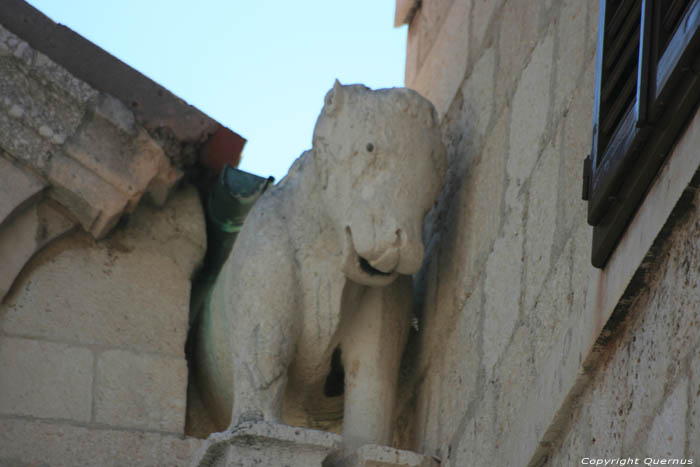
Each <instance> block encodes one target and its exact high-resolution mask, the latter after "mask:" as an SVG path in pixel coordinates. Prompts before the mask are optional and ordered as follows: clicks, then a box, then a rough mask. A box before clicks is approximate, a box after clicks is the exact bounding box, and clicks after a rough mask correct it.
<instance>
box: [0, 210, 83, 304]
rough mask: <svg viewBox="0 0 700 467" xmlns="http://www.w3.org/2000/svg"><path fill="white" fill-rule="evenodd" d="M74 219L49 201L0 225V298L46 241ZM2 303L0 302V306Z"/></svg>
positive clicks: (58, 234) (69, 225)
mask: <svg viewBox="0 0 700 467" xmlns="http://www.w3.org/2000/svg"><path fill="white" fill-rule="evenodd" d="M74 225H75V223H74V222H73V221H72V220H71V219H69V218H67V217H66V216H65V215H64V214H63V213H62V212H60V211H59V210H57V209H56V208H55V207H54V206H53V205H52V203H51V202H50V201H42V202H40V203H37V204H35V205H33V206H31V207H29V208H27V209H26V210H24V211H23V212H21V213H20V214H18V215H16V216H14V217H13V218H12V219H11V220H10V221H8V222H7V223H6V224H4V225H2V226H0V258H2V262H0V301H2V300H3V298H4V297H5V295H6V294H7V293H8V292H9V290H10V288H11V287H12V284H14V282H15V279H16V278H17V275H18V274H19V273H20V272H21V271H22V269H23V268H24V266H25V265H26V264H27V262H28V261H29V260H30V259H31V258H32V257H33V256H34V255H35V254H36V253H37V252H38V251H39V250H41V248H43V247H44V246H45V245H47V244H49V243H50V242H51V241H52V240H54V239H55V238H57V237H59V236H61V235H63V234H64V233H66V232H68V231H69V230H71V229H72V228H73V227H74ZM3 308H4V307H3V305H0V310H2V309H3Z"/></svg>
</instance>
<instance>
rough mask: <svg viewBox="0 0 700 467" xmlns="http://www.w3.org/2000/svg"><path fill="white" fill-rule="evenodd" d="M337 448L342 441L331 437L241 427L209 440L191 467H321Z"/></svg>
mask: <svg viewBox="0 0 700 467" xmlns="http://www.w3.org/2000/svg"><path fill="white" fill-rule="evenodd" d="M341 445H342V438H341V437H340V436H338V435H336V434H333V433H327V432H323V431H317V430H308V429H304V428H297V427H292V426H287V425H278V424H274V423H268V422H251V423H244V424H241V425H239V426H237V427H236V428H234V429H233V430H230V431H224V432H222V433H214V434H212V435H211V436H209V438H208V439H207V441H206V443H205V444H204V446H203V447H202V449H201V450H200V451H199V452H198V453H197V455H196V456H195V458H194V461H193V462H192V464H191V467H254V466H255V467H321V466H322V464H323V461H324V460H325V459H326V457H328V455H329V454H331V453H332V452H334V451H337V450H339V449H340V448H341ZM358 465H359V464H358Z"/></svg>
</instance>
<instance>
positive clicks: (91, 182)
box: [47, 152, 131, 238]
mask: <svg viewBox="0 0 700 467" xmlns="http://www.w3.org/2000/svg"><path fill="white" fill-rule="evenodd" d="M47 177H48V179H49V181H50V182H51V185H52V187H51V190H50V191H49V195H50V196H51V197H52V198H53V199H55V200H56V201H58V202H59V203H60V204H61V205H63V206H64V207H65V208H66V209H68V211H69V212H70V213H71V214H72V215H73V216H75V218H76V219H77V220H78V222H80V224H81V225H82V226H83V228H84V229H85V230H86V231H88V232H90V233H91V234H92V235H93V236H94V237H95V238H101V237H103V236H104V235H106V234H107V232H109V231H110V230H111V229H112V227H114V226H115V225H116V224H117V222H118V221H119V219H120V217H121V216H122V214H123V213H124V211H125V210H126V208H127V206H128V205H129V202H130V201H131V200H130V199H129V197H128V196H127V195H126V194H125V193H123V192H121V191H119V190H117V189H116V188H115V187H113V186H112V185H110V184H108V183H107V182H105V181H104V180H103V179H102V178H100V177H99V176H98V175H97V174H95V173H94V172H92V171H91V170H89V169H87V168H86V167H85V166H84V165H82V164H80V163H78V162H76V161H75V160H73V159H71V158H70V157H68V156H66V155H65V154H63V153H62V152H61V153H57V154H55V155H54V156H53V157H52V158H51V164H50V167H49V169H48V171H47Z"/></svg>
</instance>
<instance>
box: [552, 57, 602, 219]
mask: <svg viewBox="0 0 700 467" xmlns="http://www.w3.org/2000/svg"><path fill="white" fill-rule="evenodd" d="M594 67H595V64H594V60H590V61H589V63H588V64H587V65H586V68H585V70H584V72H583V75H584V76H585V78H584V79H582V81H581V83H580V85H579V86H578V87H577V88H576V90H575V91H574V95H573V98H572V100H571V103H570V105H569V107H568V111H567V112H566V113H565V116H564V117H563V118H562V119H561V120H560V121H559V131H558V134H557V138H560V142H559V144H558V151H559V158H560V167H561V169H560V171H559V182H558V184H559V195H558V196H559V198H558V200H557V222H558V223H559V224H560V225H561V226H562V231H563V232H569V231H570V229H572V228H576V226H579V225H586V215H587V211H586V209H587V203H586V202H585V201H583V200H582V199H581V188H582V186H583V180H582V176H581V174H582V173H583V172H582V170H583V160H584V159H585V158H586V156H587V155H588V154H589V153H590V151H591V133H592V131H593V130H592V125H593V123H592V122H593V77H594V75H595V71H594V70H595V68H594Z"/></svg>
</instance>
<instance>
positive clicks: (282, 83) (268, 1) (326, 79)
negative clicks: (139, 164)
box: [29, 0, 406, 180]
mask: <svg viewBox="0 0 700 467" xmlns="http://www.w3.org/2000/svg"><path fill="white" fill-rule="evenodd" d="M29 2H30V3H31V4H32V5H34V6H35V7H36V8H38V9H39V10H41V11H42V12H44V14H46V15H47V16H49V17H51V18H52V19H53V20H54V21H56V22H59V23H62V24H65V25H66V26H68V27H70V28H72V29H73V30H75V31H76V32H78V33H80V34H82V35H83V36H85V37H86V38H87V39H89V40H90V41H92V42H94V43H96V44H98V45H99V46H100V47H102V48H104V49H106V50H107V51H109V52H110V53H112V54H113V55H115V56H116V57H118V58H119V59H121V60H122V61H124V62H126V63H128V64H129V65H131V66H132V67H134V68H136V69H137V70H139V71H141V72H142V73H144V74H145V75H147V76H148V77H150V78H151V79H153V80H154V81H156V82H158V83H160V84H161V85H163V86H164V87H166V88H167V89H169V90H170V91H172V92H173V93H175V94H176V95H178V96H179V97H181V98H182V99H184V100H186V101H187V102H189V103H190V104H192V105H195V106H196V107H198V108H199V109H200V110H202V111H203V112H205V113H206V114H208V115H210V116H211V117H213V118H214V119H216V120H218V121H219V122H221V123H222V124H224V125H226V126H228V127H229V128H231V129H232V130H234V131H236V132H238V133H240V134H241V135H242V136H244V137H245V138H246V139H248V143H247V144H246V147H245V149H244V150H243V162H242V163H241V166H240V168H241V169H243V170H247V171H249V172H253V173H256V174H259V175H263V176H267V175H273V176H274V177H275V178H276V179H277V180H280V179H281V178H282V177H283V176H284V174H285V173H286V172H287V169H288V168H289V166H290V165H291V163H292V162H293V161H294V159H296V158H297V157H298V156H299V155H300V154H301V152H302V151H304V150H305V149H308V148H309V147H310V146H311V134H312V131H313V126H314V124H315V122H316V117H317V116H318V113H319V112H320V110H321V106H322V104H323V96H324V95H325V93H326V91H328V89H330V87H331V86H332V85H333V82H334V80H335V79H336V78H337V79H339V80H340V81H341V82H342V83H343V84H351V83H364V84H366V85H367V86H369V87H371V88H384V87H394V86H402V85H403V75H404V63H405V56H406V55H405V50H406V26H403V27H401V28H398V29H394V28H393V16H394V6H395V2H394V0H381V1H377V0H355V1H352V2H342V1H338V0H301V1H286V0H276V1H272V0H253V1H250V0H248V1H243V0H200V1H197V2H195V1H192V0H103V1H95V0H29Z"/></svg>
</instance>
